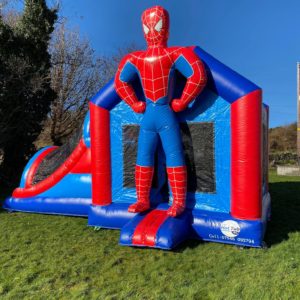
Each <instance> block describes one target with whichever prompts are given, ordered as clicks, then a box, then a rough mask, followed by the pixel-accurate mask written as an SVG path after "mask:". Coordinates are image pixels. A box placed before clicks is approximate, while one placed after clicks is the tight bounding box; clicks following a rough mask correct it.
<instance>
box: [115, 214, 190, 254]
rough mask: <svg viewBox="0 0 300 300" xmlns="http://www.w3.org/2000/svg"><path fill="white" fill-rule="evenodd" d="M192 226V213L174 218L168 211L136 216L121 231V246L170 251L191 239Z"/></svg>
mask: <svg viewBox="0 0 300 300" xmlns="http://www.w3.org/2000/svg"><path fill="white" fill-rule="evenodd" d="M191 224H192V214H191V212H190V211H186V212H184V213H183V214H182V215H181V216H179V217H177V218H172V217H169V216H168V215H167V210H162V209H154V210H151V211H150V212H148V213H143V214H138V215H136V216H135V217H134V218H133V219H132V220H131V221H129V222H128V223H127V224H126V225H125V226H124V227H123V228H122V229H121V236H120V245H124V246H137V247H152V248H161V249H166V250H169V249H172V248H174V247H176V246H177V245H178V244H179V243H181V242H183V241H185V240H186V239H188V238H190V236H191V233H192V226H191Z"/></svg>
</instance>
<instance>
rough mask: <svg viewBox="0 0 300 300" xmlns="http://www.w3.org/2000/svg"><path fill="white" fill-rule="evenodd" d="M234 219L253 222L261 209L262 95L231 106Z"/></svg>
mask: <svg viewBox="0 0 300 300" xmlns="http://www.w3.org/2000/svg"><path fill="white" fill-rule="evenodd" d="M231 151H232V152H231V153H232V154H231V215H232V216H233V217H234V218H237V219H246V220H254V219H259V218H260V217H261V209H262V94H261V90H256V91H254V92H251V93H250V94H248V95H246V96H244V97H242V98H240V99H239V100H237V101H236V102H234V103H233V104H232V105H231Z"/></svg>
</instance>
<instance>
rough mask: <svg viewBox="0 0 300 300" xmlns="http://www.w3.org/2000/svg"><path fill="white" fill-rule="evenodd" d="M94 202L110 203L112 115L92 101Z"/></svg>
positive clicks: (99, 203) (96, 203)
mask: <svg viewBox="0 0 300 300" xmlns="http://www.w3.org/2000/svg"><path fill="white" fill-rule="evenodd" d="M90 134H91V158H92V160H91V163H92V203H93V204H94V205H109V204H110V203H111V201H112V196H111V157H110V117H109V111H108V110H107V109H104V108H101V107H99V106H97V105H95V104H93V103H91V102H90Z"/></svg>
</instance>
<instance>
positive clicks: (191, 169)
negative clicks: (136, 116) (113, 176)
mask: <svg viewBox="0 0 300 300" xmlns="http://www.w3.org/2000/svg"><path fill="white" fill-rule="evenodd" d="M122 129H123V136H122V138H123V171H124V177H123V186H124V187H135V181H134V173H135V163H136V155H137V141H138V134H139V126H138V125H125V126H123V127H122ZM181 133H182V141H183V146H184V151H185V157H186V164H187V170H188V190H189V191H190V192H204V193H214V192H215V191H216V180H215V158H214V125H213V123H211V122H201V123H200V122H199V123H190V124H187V123H182V124H181ZM156 161H157V159H156ZM155 170H157V168H155ZM156 180H157V174H155V177H154V184H155V181H156Z"/></svg>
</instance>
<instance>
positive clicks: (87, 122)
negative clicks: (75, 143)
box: [82, 111, 91, 148]
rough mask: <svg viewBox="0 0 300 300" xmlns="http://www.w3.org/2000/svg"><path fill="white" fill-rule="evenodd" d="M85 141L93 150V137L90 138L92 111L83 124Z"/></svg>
mask: <svg viewBox="0 0 300 300" xmlns="http://www.w3.org/2000/svg"><path fill="white" fill-rule="evenodd" d="M82 131H83V134H82V135H83V141H84V143H85V145H86V146H87V147H88V148H91V136H90V111H88V112H87V114H86V116H85V118H84V123H83V130H82Z"/></svg>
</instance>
